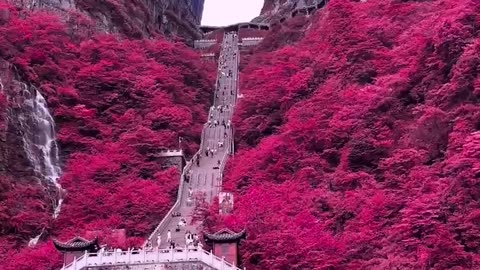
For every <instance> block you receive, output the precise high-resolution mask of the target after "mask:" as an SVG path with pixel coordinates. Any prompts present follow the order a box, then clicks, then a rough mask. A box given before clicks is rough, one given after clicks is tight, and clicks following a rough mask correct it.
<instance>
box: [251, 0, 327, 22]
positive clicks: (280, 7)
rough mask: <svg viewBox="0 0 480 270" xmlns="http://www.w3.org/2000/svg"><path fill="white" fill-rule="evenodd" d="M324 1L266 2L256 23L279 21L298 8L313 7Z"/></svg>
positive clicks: (272, 0)
mask: <svg viewBox="0 0 480 270" xmlns="http://www.w3.org/2000/svg"><path fill="white" fill-rule="evenodd" d="M322 1H323V0H265V3H264V4H263V8H262V12H261V13H260V16H259V17H257V18H255V21H256V22H271V21H274V20H275V19H276V20H279V19H280V18H282V17H284V16H286V15H287V14H288V13H290V12H291V11H293V10H294V9H296V8H301V7H304V6H311V5H315V4H318V3H320V2H322Z"/></svg>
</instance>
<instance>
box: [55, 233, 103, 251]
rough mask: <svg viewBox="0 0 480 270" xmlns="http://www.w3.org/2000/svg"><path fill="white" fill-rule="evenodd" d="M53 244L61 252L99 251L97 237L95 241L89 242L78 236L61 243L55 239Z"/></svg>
mask: <svg viewBox="0 0 480 270" xmlns="http://www.w3.org/2000/svg"><path fill="white" fill-rule="evenodd" d="M53 244H54V245H55V248H56V249H58V250H60V251H85V250H96V249H98V238H97V237H95V239H93V240H87V239H85V238H82V237H79V236H77V237H75V238H73V239H72V240H69V241H68V242H60V241H58V240H57V239H53Z"/></svg>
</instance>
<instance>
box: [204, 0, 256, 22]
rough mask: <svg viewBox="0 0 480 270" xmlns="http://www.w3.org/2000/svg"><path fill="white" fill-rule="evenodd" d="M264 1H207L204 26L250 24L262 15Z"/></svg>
mask: <svg viewBox="0 0 480 270" xmlns="http://www.w3.org/2000/svg"><path fill="white" fill-rule="evenodd" d="M263 1H264V0H205V7H204V10H203V17H202V25H209V26H226V25H230V24H234V23H238V22H249V21H251V20H252V19H253V18H255V17H257V16H258V15H259V14H260V10H261V9H262V6H263Z"/></svg>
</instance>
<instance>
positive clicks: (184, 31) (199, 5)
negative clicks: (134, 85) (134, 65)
mask: <svg viewBox="0 0 480 270" xmlns="http://www.w3.org/2000/svg"><path fill="white" fill-rule="evenodd" d="M204 1H205V0H133V1H132V0H120V1H113V0H100V1H98V0H10V2H12V3H14V4H15V5H17V6H18V7H21V8H26V9H50V10H55V11H57V12H60V13H62V14H63V15H64V16H66V17H68V16H71V15H78V14H77V13H78V12H80V13H82V14H85V15H87V16H88V17H90V18H92V19H93V20H94V22H95V24H96V26H97V28H98V29H100V30H101V31H105V32H109V33H116V32H118V33H122V34H125V35H127V36H129V37H133V38H143V37H150V36H153V35H155V34H157V33H160V34H164V35H166V36H167V37H168V36H170V37H172V36H175V35H177V36H181V37H184V38H186V39H187V40H190V39H192V38H196V37H198V35H199V31H198V27H197V26H198V25H199V24H200V21H201V19H202V12H203V4H204Z"/></svg>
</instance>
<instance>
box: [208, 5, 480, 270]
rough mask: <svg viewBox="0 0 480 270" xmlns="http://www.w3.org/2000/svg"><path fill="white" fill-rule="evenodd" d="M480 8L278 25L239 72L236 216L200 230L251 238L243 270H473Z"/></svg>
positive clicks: (361, 9) (356, 9)
mask: <svg viewBox="0 0 480 270" xmlns="http://www.w3.org/2000/svg"><path fill="white" fill-rule="evenodd" d="M479 8H480V6H479V5H478V3H476V2H475V1H470V0H465V1H457V0H455V1H454V0H448V1H442V2H438V1H381V0H368V1H340V0H339V1H335V0H333V1H329V3H328V5H327V7H326V9H325V10H323V11H319V12H318V13H317V15H315V16H314V17H313V19H312V20H311V21H310V23H311V24H309V25H308V21H305V20H306V19H298V21H297V22H298V23H300V20H304V21H303V23H307V26H308V30H306V31H305V34H300V33H298V32H296V31H294V29H296V28H295V27H300V26H297V25H296V24H295V23H296V22H293V21H292V22H290V23H289V22H286V24H283V25H278V26H276V27H277V28H278V29H276V30H277V31H275V29H274V31H272V32H271V33H270V34H269V35H268V36H267V37H266V38H265V40H264V41H263V43H262V44H261V45H260V47H259V48H257V49H256V50H254V51H253V52H254V53H255V54H253V55H251V54H250V55H247V56H246V57H244V59H242V62H243V72H242V74H241V80H242V89H241V90H242V93H243V94H244V96H245V97H244V98H243V99H241V101H240V104H239V105H238V106H237V111H236V114H235V116H234V124H235V126H236V140H237V142H238V146H239V147H238V148H239V149H240V150H239V153H238V154H237V155H236V156H235V159H234V161H233V162H230V163H229V164H228V166H227V173H226V176H227V177H226V180H225V183H224V184H225V188H226V189H228V190H231V191H233V192H234V193H235V196H236V197H235V210H234V215H232V216H229V217H221V216H218V215H216V212H215V211H214V208H212V211H211V213H210V215H209V217H208V219H207V220H208V224H207V225H208V226H207V229H209V230H215V229H219V228H221V227H223V226H227V227H230V228H232V229H235V230H241V229H243V228H244V227H246V229H247V234H248V237H247V240H246V241H245V242H244V244H243V246H242V247H241V252H242V259H243V264H244V265H245V266H246V267H247V268H248V269H378V270H380V269H477V268H480V261H479V260H480V246H479V245H478V241H479V237H478V233H479V230H480V227H479V226H480V224H479V222H478V221H479V219H478V213H477V212H476V209H478V207H479V206H480V199H479V198H480V193H479V191H478V185H477V184H476V183H477V182H478V178H479V175H480V162H479V159H478V157H479V153H480V148H479V147H478V146H479V145H480V144H479V141H480V140H479V136H478V133H479V128H480V111H479V107H478V102H479V98H480V96H479V95H478V93H479V91H478V86H479V83H478V82H479V81H480V77H479V75H478V72H476V70H477V69H478V68H480V61H478V60H479V58H478V55H479V54H478V52H479V50H478V44H479V40H480V39H479V38H478V34H479V32H478V27H477V25H478V23H479V22H480V17H479V16H478V14H479V11H480V9H479ZM303 25H304V26H303V28H305V27H306V26H305V24H303ZM244 56H245V54H244Z"/></svg>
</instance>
